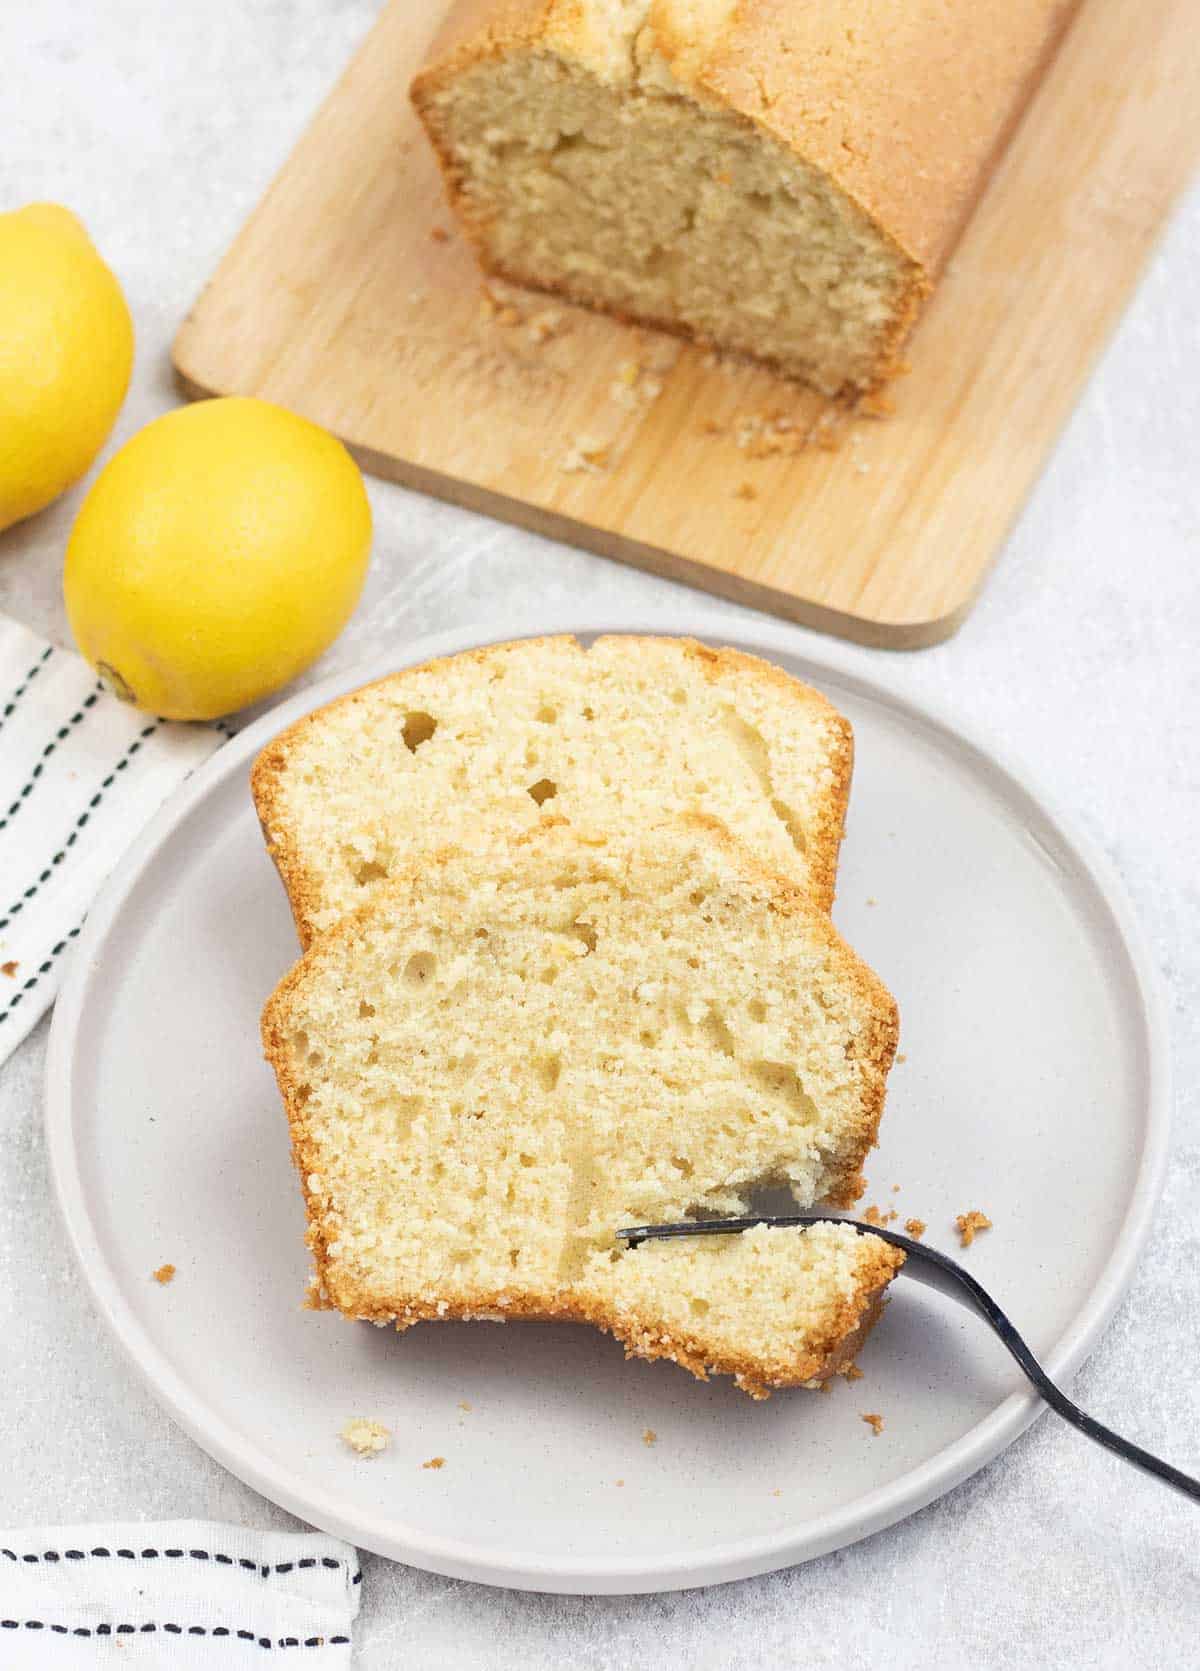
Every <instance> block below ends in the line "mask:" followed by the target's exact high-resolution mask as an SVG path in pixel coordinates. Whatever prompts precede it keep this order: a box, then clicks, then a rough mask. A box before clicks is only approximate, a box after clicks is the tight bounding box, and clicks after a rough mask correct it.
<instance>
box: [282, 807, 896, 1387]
mask: <svg viewBox="0 0 1200 1671" xmlns="http://www.w3.org/2000/svg"><path fill="white" fill-rule="evenodd" d="M896 1027H897V1022H896V1010H895V1005H894V1003H893V1001H892V999H891V997H890V996H889V994H888V993H887V991H886V990H885V988H884V987H883V986H882V985H881V983H880V982H879V980H878V979H877V977H876V976H875V975H874V974H872V973H871V971H870V970H869V969H867V968H866V966H865V965H864V964H862V963H861V962H860V961H859V960H858V958H857V957H855V955H854V954H853V952H851V951H850V950H849V948H848V947H846V946H845V945H844V943H843V942H842V941H841V940H840V939H839V937H838V935H837V933H836V932H835V930H834V928H833V926H832V924H831V922H830V920H829V918H828V916H826V915H825V914H824V913H823V912H821V911H818V910H815V909H814V907H813V905H812V902H811V899H810V898H809V896H808V894H807V892H806V890H805V889H804V888H802V887H801V886H799V885H798V884H797V883H796V882H795V881H793V880H789V879H787V878H785V877H783V876H780V875H778V874H777V873H774V872H772V871H771V870H770V869H768V868H767V867H766V866H764V864H763V863H762V861H761V859H760V858H758V857H757V856H756V855H754V854H753V853H751V852H750V851H749V850H748V849H746V848H745V847H744V846H743V845H742V844H741V843H739V842H738V841H737V840H736V839H735V838H734V837H732V836H731V835H730V834H729V833H728V832H727V831H726V830H725V828H724V827H723V826H722V825H721V824H720V823H719V822H718V821H716V820H715V819H712V818H708V817H704V816H700V815H694V814H693V815H688V816H684V817H682V818H678V819H672V820H669V821H667V822H664V823H661V824H659V825H654V824H652V823H649V822H647V821H644V820H635V821H634V823H633V826H632V828H631V830H629V831H626V832H617V831H614V830H613V829H612V828H609V829H607V830H595V831H590V830H587V829H584V828H582V827H580V826H579V825H573V824H567V823H566V822H558V823H543V824H540V825H539V826H538V827H536V828H533V829H530V830H528V831H526V832H525V833H523V834H521V835H517V836H514V837H512V838H511V839H509V840H507V841H506V842H504V843H503V844H502V845H500V846H497V847H494V848H492V849H490V850H487V849H484V850H472V849H449V850H443V851H441V852H440V853H437V854H432V855H426V856H424V857H423V858H422V860H421V861H420V863H419V864H417V865H416V866H415V867H414V868H411V869H408V870H402V871H399V872H398V873H396V874H394V875H393V876H391V877H390V878H389V879H388V880H387V881H386V882H382V883H380V885H379V886H378V887H377V888H376V889H375V890H374V891H373V893H372V895H371V897H370V898H369V899H368V900H367V902H366V903H365V904H364V905H363V906H362V907H360V908H359V909H358V910H357V911H355V912H353V913H351V914H350V915H348V916H344V917H343V918H342V919H341V920H340V921H339V922H338V923H336V924H335V925H334V926H333V927H332V928H330V929H329V930H327V931H326V932H325V933H323V934H322V935H320V936H319V937H318V938H317V939H316V940H315V941H314V943H313V944H312V946H311V947H310V949H309V950H308V952H307V953H306V954H305V956H304V957H303V958H302V959H301V961H300V962H299V964H298V965H297V966H296V968H295V969H294V970H293V971H292V972H291V973H290V974H289V975H287V976H286V977H285V978H284V980H283V981H282V983H281V984H280V986H279V987H278V989H277V990H276V992H275V993H274V994H273V996H272V997H271V999H270V1000H269V1001H268V1004H267V1006H266V1009H265V1012H264V1016H263V1040H264V1047H265V1050H266V1054H267V1058H268V1060H269V1061H270V1062H271V1064H272V1066H273V1068H274V1070H275V1074H276V1076H277V1079H278V1083H279V1087H280V1090H281V1093H282V1095H283V1099H284V1103H285V1106H286V1110H287V1116H288V1120H289V1123H290V1127H291V1135H292V1147H293V1155H294V1158H295V1161H296V1165H297V1168H298V1170H299V1173H300V1178H301V1182H302V1186H303V1190H304V1196H305V1200H306V1203H307V1210H308V1221H309V1232H308V1236H309V1243H310V1246H311V1248H312V1252H313V1254H314V1257H315V1261H316V1268H317V1303H319V1304H321V1305H323V1306H329V1307H334V1308H336V1309H338V1310H340V1311H342V1312H343V1313H345V1315H347V1316H348V1317H352V1318H367V1319H371V1320H372V1321H375V1322H379V1323H394V1324H395V1325H396V1326H397V1327H398V1328H401V1329H404V1328H407V1327H409V1325H410V1324H413V1323H416V1322H419V1321H421V1320H423V1319H437V1318H466V1317H478V1316H487V1317H492V1318H500V1319H504V1318H515V1317H536V1318H543V1319H568V1320H581V1321H588V1322H591V1323H594V1324H597V1325H598V1326H600V1327H602V1328H605V1329H608V1330H610V1331H611V1332H613V1333H614V1334H616V1335H617V1336H618V1337H619V1338H620V1339H621V1340H622V1341H623V1342H624V1343H625V1345H626V1347H627V1348H628V1350H629V1351H631V1352H634V1353H638V1354H640V1355H643V1356H648V1357H668V1358H673V1359H675V1360H676V1361H677V1362H679V1363H681V1364H683V1365H684V1366H685V1367H687V1368H689V1369H691V1370H692V1371H693V1372H694V1373H698V1374H705V1373H707V1372H708V1371H709V1370H717V1371H721V1372H726V1373H731V1374H734V1375H736V1376H737V1377H738V1380H739V1384H741V1385H742V1386H743V1387H745V1389H746V1390H747V1391H750V1392H752V1393H755V1394H760V1395H761V1394H764V1393H765V1392H766V1391H768V1390H770V1389H771V1388H773V1387H778V1386H791V1385H799V1384H811V1383H814V1382H817V1381H820V1380H822V1379H823V1378H826V1377H827V1376H828V1375H830V1374H832V1373H835V1372H836V1371H837V1370H838V1369H839V1368H841V1367H844V1366H845V1363H846V1362H847V1359H848V1354H849V1353H850V1352H851V1351H852V1350H853V1347H854V1345H855V1344H857V1341H858V1340H859V1338H861V1335H862V1333H863V1332H864V1331H865V1329H866V1328H868V1327H869V1326H870V1322H871V1320H872V1319H873V1317H874V1315H875V1314H876V1311H877V1309H878V1300H879V1296H880V1293H881V1291H882V1289H883V1287H884V1286H885V1285H886V1282H887V1280H888V1278H889V1277H890V1276H891V1274H892V1273H893V1272H894V1270H895V1269H896V1268H897V1266H898V1263H899V1260H898V1256H897V1255H896V1254H895V1253H894V1251H893V1250H892V1249H890V1248H888V1247H886V1246H885V1245H884V1244H883V1243H881V1242H879V1241H878V1240H877V1239H876V1238H871V1237H859V1236H857V1235H856V1234H855V1232H854V1231H853V1230H852V1229H851V1228H850V1227H847V1226H836V1227H832V1228H828V1229H827V1228H825V1227H822V1228H821V1229H819V1230H810V1231H807V1232H802V1231H799V1230H787V1231H779V1232H771V1233H766V1232H762V1233H758V1234H755V1235H753V1236H749V1237H743V1238H740V1239H739V1238H736V1237H731V1238H729V1239H726V1238H720V1239H719V1243H718V1244H709V1243H701V1242H699V1241H697V1242H696V1243H689V1244H688V1245H686V1246H677V1245H674V1244H672V1245H670V1246H666V1245H662V1246H660V1245H657V1244H647V1245H645V1246H643V1247H638V1248H629V1247H627V1246H625V1244H624V1243H622V1242H620V1241H619V1239H618V1238H617V1235H616V1232H618V1231H619V1230H620V1229H622V1228H623V1227H626V1226H634V1225H639V1224H645V1223H651V1222H662V1221H668V1220H678V1219H682V1218H684V1217H685V1216H687V1215H689V1214H699V1215H700V1216H704V1217H711V1216H720V1215H722V1214H736V1213H740V1212H744V1211H745V1210H746V1209H747V1207H748V1205H749V1202H750V1196H751V1192H752V1191H753V1190H754V1189H755V1188H756V1187H758V1186H760V1185H764V1184H772V1185H781V1186H785V1187H787V1188H789V1189H790V1190H791V1192H792V1194H793V1195H794V1197H795V1199H796V1201H797V1202H798V1203H799V1204H800V1205H801V1206H802V1207H808V1206H810V1205H812V1204H813V1203H816V1202H826V1203H830V1204H836V1205H842V1206H845V1205H849V1204H850V1203H851V1202H853V1201H854V1200H855V1199H856V1197H857V1196H858V1194H859V1193H860V1191H861V1189H862V1176H861V1167H862V1163H863V1159H864V1156H865V1155H866V1153H867V1150H868V1149H869V1147H870V1146H871V1144H872V1143H873V1142H874V1140H875V1134H876V1130H877V1127H878V1123H879V1117H880V1113H881V1111H882V1107H883V1100H884V1092H885V1083H886V1078H887V1073H888V1069H889V1067H890V1065H891V1061H892V1056H893V1053H894V1050H895V1045H896Z"/></svg>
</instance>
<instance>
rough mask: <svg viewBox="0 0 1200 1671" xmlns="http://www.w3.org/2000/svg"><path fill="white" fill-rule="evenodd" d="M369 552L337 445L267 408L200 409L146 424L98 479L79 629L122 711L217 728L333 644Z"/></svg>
mask: <svg viewBox="0 0 1200 1671" xmlns="http://www.w3.org/2000/svg"><path fill="white" fill-rule="evenodd" d="M370 546H371V511H370V506H369V504H368V501H367V494H366V489H365V488H364V486H363V480H362V476H361V474H360V472H359V469H358V466H357V465H356V464H355V463H354V461H353V459H352V458H351V457H350V455H349V453H348V452H347V451H346V449H345V448H344V447H343V446H342V444H341V443H340V442H339V441H336V440H334V438H333V437H332V436H331V435H328V434H326V432H325V431H324V430H322V429H318V428H317V426H316V425H315V424H310V423H307V422H306V421H305V420H304V419H303V418H298V417H296V416H295V414H294V413H291V412H287V411H285V410H284V409H283V408H282V407H278V406H272V405H270V404H269V403H268V402H266V401H261V400H243V399H226V400H209V401H202V402H200V403H199V404H198V405H195V406H187V407H181V408H180V409H179V410H178V411H175V412H169V413H168V414H167V415H166V416H165V417H163V418H159V419H157V420H156V421H155V422H154V423H152V424H148V425H147V426H146V428H145V429H143V430H142V431H140V433H139V434H137V435H135V436H134V437H133V439H132V440H131V441H129V442H127V444H126V445H125V446H124V447H123V448H122V449H121V451H120V452H119V453H117V455H116V456H115V458H113V459H112V460H111V461H110V462H109V463H108V464H107V465H106V466H105V468H104V470H103V471H102V472H101V473H100V475H99V477H98V478H97V480H96V482H95V485H94V486H93V487H92V489H91V492H90V493H89V494H88V497H87V499H86V500H85V501H84V505H83V509H82V510H81V511H80V513H79V518H78V520H77V522H76V524H75V528H74V530H73V532H72V534H71V541H70V545H69V547H68V550H67V564H66V574H65V591H66V603H67V613H68V616H69V618H70V622H71V630H72V632H73V633H74V635H75V639H76V642H77V643H78V645H79V648H80V649H81V650H82V652H83V654H84V655H85V656H86V657H87V659H88V660H89V661H90V662H91V663H92V665H93V666H94V667H95V668H96V669H97V671H98V672H99V673H100V675H101V677H102V678H103V679H104V680H105V682H106V683H107V684H108V685H109V687H110V688H111V689H112V690H114V691H115V692H116V693H117V694H118V695H119V696H121V697H123V698H124V699H125V700H126V701H130V702H134V703H136V704H137V706H138V707H140V708H144V709H146V710H148V711H149V712H151V713H155V714H161V715H162V716H163V717H165V718H167V719H215V718H218V717H219V716H220V715H222V714H229V713H233V712H235V711H236V710H237V709H239V708H243V707H245V706H246V705H247V704H248V703H250V702H255V701H258V700H259V699H260V698H262V697H264V696H268V695H270V694H271V692H272V691H275V690H278V689H279V687H280V686H281V685H284V684H286V683H287V682H288V681H289V680H290V679H292V678H294V677H295V676H296V674H298V673H300V672H301V671H302V670H303V669H304V668H305V667H307V666H308V665H309V663H310V662H312V661H315V660H316V658H317V656H319V655H320V654H321V652H322V651H323V650H324V649H326V648H327V647H328V645H329V644H331V643H332V642H333V640H334V639H335V638H336V637H337V635H338V633H339V632H340V631H341V629H342V627H343V626H344V625H345V624H346V622H347V620H348V619H349V617H350V614H351V612H352V611H353V609H354V606H355V604H356V603H357V601H358V597H359V594H360V592H361V590H362V586H363V581H364V579H365V577H366V572H367V561H368V557H369V554H370Z"/></svg>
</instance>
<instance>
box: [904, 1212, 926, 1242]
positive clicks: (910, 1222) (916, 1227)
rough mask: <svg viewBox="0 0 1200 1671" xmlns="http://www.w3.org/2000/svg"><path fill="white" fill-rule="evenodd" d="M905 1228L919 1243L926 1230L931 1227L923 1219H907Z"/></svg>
mask: <svg viewBox="0 0 1200 1671" xmlns="http://www.w3.org/2000/svg"><path fill="white" fill-rule="evenodd" d="M904 1228H905V1230H906V1231H907V1232H908V1234H909V1235H910V1236H911V1237H912V1239H913V1241H914V1242H919V1241H920V1240H921V1237H922V1236H923V1235H924V1234H925V1232H926V1230H928V1228H929V1226H928V1225H927V1224H926V1222H925V1220H924V1219H923V1218H906V1219H905V1221H904Z"/></svg>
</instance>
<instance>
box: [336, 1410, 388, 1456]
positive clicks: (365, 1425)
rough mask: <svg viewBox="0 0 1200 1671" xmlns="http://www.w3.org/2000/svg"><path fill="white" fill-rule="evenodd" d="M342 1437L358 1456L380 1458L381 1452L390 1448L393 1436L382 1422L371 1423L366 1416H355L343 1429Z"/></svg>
mask: <svg viewBox="0 0 1200 1671" xmlns="http://www.w3.org/2000/svg"><path fill="white" fill-rule="evenodd" d="M341 1436H342V1438H343V1439H344V1440H345V1442H346V1444H348V1445H349V1447H350V1449H351V1450H352V1451H354V1452H355V1454H356V1455H358V1456H378V1455H379V1453H380V1451H385V1450H386V1449H387V1448H388V1443H389V1441H390V1439H391V1437H392V1434H391V1429H390V1428H387V1427H385V1426H384V1425H383V1423H382V1422H376V1421H371V1420H370V1419H369V1418H368V1417H366V1416H354V1417H352V1419H351V1420H350V1421H348V1422H347V1423H346V1425H345V1427H343V1429H342V1434H341Z"/></svg>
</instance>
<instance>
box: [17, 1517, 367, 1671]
mask: <svg viewBox="0 0 1200 1671" xmlns="http://www.w3.org/2000/svg"><path fill="white" fill-rule="evenodd" d="M361 1590H362V1571H361V1569H360V1567H359V1561H358V1554H357V1552H356V1551H355V1550H354V1549H352V1548H351V1547H350V1545H349V1544H345V1543H342V1542H340V1541H339V1540H338V1539H337V1538H329V1537H325V1536H324V1535H323V1534H322V1533H320V1532H254V1531H248V1530H247V1529H246V1528H245V1527H241V1526H221V1525H217V1524H215V1523H213V1522H212V1521H204V1520H172V1521H160V1522H157V1523H155V1524H144V1523H134V1524H120V1525H103V1526H58V1527H39V1528H36V1529H34V1530H30V1531H24V1532H4V1531H0V1666H3V1667H4V1671H101V1668H102V1667H104V1666H112V1667H119V1666H128V1667H129V1668H130V1671H132V1668H133V1667H134V1666H141V1667H143V1671H167V1668H168V1667H169V1668H170V1671H190V1668H192V1667H196V1668H197V1671H198V1668H200V1667H204V1668H205V1671H220V1668H221V1667H222V1666H246V1665H258V1664H262V1663H265V1664H267V1665H271V1664H273V1663H274V1661H275V1660H276V1659H282V1660H283V1661H284V1663H285V1664H286V1665H292V1664H295V1665H297V1666H301V1667H308V1668H309V1671H332V1667H335V1666H337V1667H345V1666H349V1664H350V1663H351V1660H350V1655H351V1652H352V1647H351V1633H352V1629H353V1625H354V1619H355V1616H356V1615H357V1613H358V1601H359V1596H360V1594H361ZM264 1650H265V1654H264Z"/></svg>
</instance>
